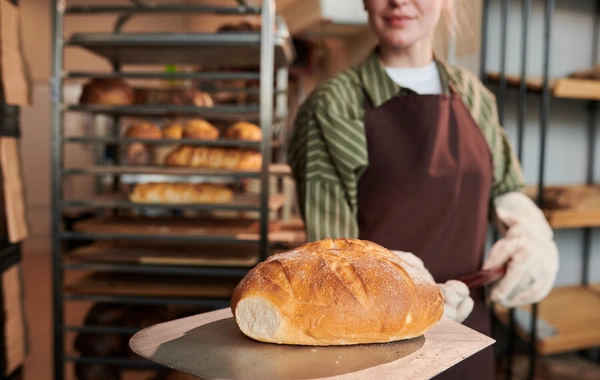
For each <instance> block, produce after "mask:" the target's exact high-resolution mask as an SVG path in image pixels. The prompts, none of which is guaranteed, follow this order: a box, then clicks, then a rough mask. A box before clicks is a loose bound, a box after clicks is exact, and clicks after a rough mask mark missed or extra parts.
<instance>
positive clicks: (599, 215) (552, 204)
mask: <svg viewBox="0 0 600 380" xmlns="http://www.w3.org/2000/svg"><path fill="white" fill-rule="evenodd" d="M525 193H526V194H527V195H528V196H529V197H531V198H532V199H535V198H536V197H537V194H538V190H537V187H536V186H528V187H527V188H526V189H525ZM543 211H544V214H545V215H546V219H548V223H550V226H552V228H555V229H561V228H586V227H600V185H568V186H548V187H545V188H544V207H543Z"/></svg>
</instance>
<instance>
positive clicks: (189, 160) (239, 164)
mask: <svg viewBox="0 0 600 380" xmlns="http://www.w3.org/2000/svg"><path fill="white" fill-rule="evenodd" d="M165 164H166V165H167V166H185V167H194V168H205V169H225V170H258V169H260V167H261V165H262V156H261V154H260V152H256V151H253V150H250V149H237V148H213V147H191V146H181V147H179V148H177V149H175V150H174V151H173V152H171V153H170V154H169V155H168V156H167V158H166V159H165Z"/></svg>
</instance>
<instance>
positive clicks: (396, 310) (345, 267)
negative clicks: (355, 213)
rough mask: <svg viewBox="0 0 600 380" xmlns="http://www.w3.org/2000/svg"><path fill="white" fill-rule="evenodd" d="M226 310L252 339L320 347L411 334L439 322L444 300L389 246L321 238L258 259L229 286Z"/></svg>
mask: <svg viewBox="0 0 600 380" xmlns="http://www.w3.org/2000/svg"><path fill="white" fill-rule="evenodd" d="M231 310H232V311H233V314H234V316H235V319H236V321H237V324H238V326H239V327H240V329H241V330H242V332H243V333H244V334H246V335H247V336H249V337H251V338H253V339H256V340H259V341H263V342H272V343H283V344H302V345H318V346H327V345H346V344H360V343H379V342H391V341H395V340H401V339H410V338H415V337H418V336H420V335H422V334H424V333H425V332H426V331H427V330H429V329H430V328H432V327H433V326H434V325H435V324H436V323H437V321H439V320H440V318H441V317H442V314H443V311H444V300H443V298H442V294H441V292H440V290H439V288H438V287H437V286H436V284H435V283H433V282H431V281H430V280H428V279H427V278H425V276H423V274H422V273H421V272H420V271H419V270H418V269H416V268H414V267H412V266H410V265H409V264H407V263H406V262H404V261H403V260H402V259H401V258H400V257H398V256H396V255H395V254H393V253H392V252H391V251H389V250H387V249H385V248H383V247H381V246H379V245H377V244H374V243H371V242H369V241H362V240H358V239H335V240H334V239H326V240H322V241H318V242H315V243H309V244H305V245H303V246H302V247H300V248H298V249H295V250H293V251H290V252H285V253H280V254H276V255H273V256H271V257H269V258H268V259H267V260H266V261H265V262H263V263H260V264H258V265H257V266H256V267H255V268H254V269H252V270H251V271H250V272H249V273H248V274H247V275H246V276H245V277H244V278H243V279H242V281H241V282H240V283H239V284H238V286H237V287H236V288H235V290H234V292H233V296H232V298H231Z"/></svg>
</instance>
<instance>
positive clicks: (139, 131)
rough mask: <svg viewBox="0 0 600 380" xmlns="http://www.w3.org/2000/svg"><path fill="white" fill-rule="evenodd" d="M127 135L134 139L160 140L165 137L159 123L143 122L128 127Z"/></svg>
mask: <svg viewBox="0 0 600 380" xmlns="http://www.w3.org/2000/svg"><path fill="white" fill-rule="evenodd" d="M125 137H128V138H132V139H150V140H160V139H162V138H163V132H162V130H161V129H160V127H159V126H158V125H155V124H152V123H148V122H141V123H136V124H133V125H131V126H130V127H129V128H128V129H127V132H125Z"/></svg>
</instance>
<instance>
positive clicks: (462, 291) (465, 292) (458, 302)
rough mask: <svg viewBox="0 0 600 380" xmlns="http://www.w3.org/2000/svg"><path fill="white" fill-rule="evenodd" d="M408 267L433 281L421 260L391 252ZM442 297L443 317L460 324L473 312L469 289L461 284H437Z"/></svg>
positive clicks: (452, 281)
mask: <svg viewBox="0 0 600 380" xmlns="http://www.w3.org/2000/svg"><path fill="white" fill-rule="evenodd" d="M392 252H394V253H395V254H396V255H397V256H398V257H400V258H401V259H402V260H404V261H405V262H406V263H407V264H408V265H410V266H412V267H413V268H415V269H418V270H419V271H421V273H423V275H425V277H426V278H427V279H429V280H430V281H431V282H432V283H435V280H434V278H433V276H432V275H431V273H429V271H428V270H427V268H425V264H423V260H421V259H420V258H418V257H417V256H415V255H413V254H412V253H408V252H402V251H392ZM437 286H438V287H439V288H440V290H441V292H442V295H443V296H444V317H446V318H450V319H452V320H454V321H456V322H459V323H462V322H463V321H464V320H465V319H467V317H468V316H469V314H471V312H472V311H473V305H474V302H473V299H472V298H471V297H470V296H469V288H468V287H467V285H465V284H464V283H463V282H460V281H457V280H450V281H447V282H446V283H444V284H437Z"/></svg>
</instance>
